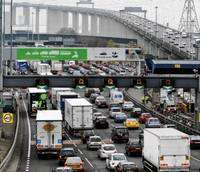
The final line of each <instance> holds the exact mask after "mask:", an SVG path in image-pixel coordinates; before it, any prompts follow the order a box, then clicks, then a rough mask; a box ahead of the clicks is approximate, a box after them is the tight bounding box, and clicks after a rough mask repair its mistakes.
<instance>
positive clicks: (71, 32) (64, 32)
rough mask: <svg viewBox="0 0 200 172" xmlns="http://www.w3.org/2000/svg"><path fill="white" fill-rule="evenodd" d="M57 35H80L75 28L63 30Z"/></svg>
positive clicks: (64, 28)
mask: <svg viewBox="0 0 200 172" xmlns="http://www.w3.org/2000/svg"><path fill="white" fill-rule="evenodd" d="M57 34H60V35H78V33H77V32H76V31H75V30H74V29H73V28H70V27H63V28H61V29H60V30H59V31H58V32H57Z"/></svg>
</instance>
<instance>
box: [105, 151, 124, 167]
mask: <svg viewBox="0 0 200 172" xmlns="http://www.w3.org/2000/svg"><path fill="white" fill-rule="evenodd" d="M126 161H127V159H126V156H125V155H124V154H123V153H114V154H111V155H109V156H108V158H107V159H106V168H108V169H109V170H114V169H115V168H116V166H117V165H118V164H119V163H120V162H126Z"/></svg>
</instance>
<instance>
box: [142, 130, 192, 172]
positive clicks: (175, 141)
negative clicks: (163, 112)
mask: <svg viewBox="0 0 200 172" xmlns="http://www.w3.org/2000/svg"><path fill="white" fill-rule="evenodd" d="M143 166H144V170H145V171H152V172H169V171H177V172H181V171H189V168H190V140H189V136H188V135H187V134H185V133H182V132H180V131H178V130H176V129H174V128H153V129H144V148H143Z"/></svg>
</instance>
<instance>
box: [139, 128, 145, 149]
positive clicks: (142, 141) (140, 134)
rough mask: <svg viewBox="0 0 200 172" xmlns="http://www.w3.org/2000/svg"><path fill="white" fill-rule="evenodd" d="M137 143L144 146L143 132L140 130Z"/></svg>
mask: <svg viewBox="0 0 200 172" xmlns="http://www.w3.org/2000/svg"><path fill="white" fill-rule="evenodd" d="M139 142H140V144H141V145H142V146H143V145H144V131H143V130H141V131H140V133H139Z"/></svg>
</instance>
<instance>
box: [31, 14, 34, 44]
mask: <svg viewBox="0 0 200 172" xmlns="http://www.w3.org/2000/svg"><path fill="white" fill-rule="evenodd" d="M33 15H34V13H33V12H32V28H31V30H32V41H33Z"/></svg>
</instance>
